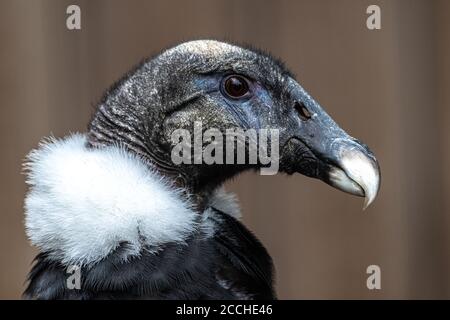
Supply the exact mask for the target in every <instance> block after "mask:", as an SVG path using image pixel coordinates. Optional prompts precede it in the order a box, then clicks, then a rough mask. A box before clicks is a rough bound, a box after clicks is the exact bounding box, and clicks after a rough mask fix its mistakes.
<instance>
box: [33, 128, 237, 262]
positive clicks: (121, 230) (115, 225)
mask: <svg viewBox="0 0 450 320" xmlns="http://www.w3.org/2000/svg"><path fill="white" fill-rule="evenodd" d="M85 143H86V138H85V136H84V135H81V134H74V135H71V136H69V137H67V138H65V139H62V140H57V139H54V138H50V139H46V140H45V141H44V142H42V143H41V144H40V146H39V148H37V149H36V150H33V151H32V152H31V153H30V154H29V156H28V161H27V163H26V164H25V168H26V169H27V174H28V177H27V183H28V185H29V186H30V189H29V192H28V194H27V196H26V198H25V226H26V231H27V235H28V237H29V238H30V240H31V242H32V243H33V244H34V245H36V246H38V247H39V248H40V249H41V250H42V251H44V252H47V253H48V254H49V255H50V257H51V258H53V259H55V260H58V261H61V262H62V263H64V264H90V263H95V262H98V261H100V260H101V259H103V258H105V257H106V256H108V255H109V254H110V253H111V252H112V251H114V250H115V249H116V248H118V247H119V245H120V244H122V243H124V242H126V243H127V244H128V246H127V252H126V256H130V255H139V254H140V253H141V252H142V250H144V249H148V248H151V247H154V248H157V247H158V246H159V245H161V244H164V243H167V242H180V243H183V241H184V240H185V239H186V237H188V236H189V235H190V234H191V233H192V232H194V231H196V230H197V229H198V228H199V227H205V226H206V227H208V228H211V226H210V223H205V218H201V217H202V215H199V214H198V213H197V212H195V211H194V210H193V209H192V206H191V204H190V203H189V202H188V201H187V200H186V197H183V196H182V195H181V190H179V189H175V188H173V187H171V186H170V184H169V182H168V181H167V180H165V179H164V178H162V177H161V176H160V175H158V174H157V173H156V172H155V171H153V170H151V169H150V167H149V165H148V164H146V163H145V162H143V161H142V160H141V159H140V158H139V157H137V156H135V155H133V154H131V153H128V152H126V151H125V150H124V149H122V148H120V147H117V146H115V147H108V148H104V149H87V148H86V147H85ZM209 202H210V204H211V205H212V206H215V207H216V208H218V209H220V210H222V211H225V212H227V213H229V214H231V215H234V216H239V207H238V205H237V203H236V202H235V198H234V196H233V195H230V194H227V193H225V192H224V191H223V190H222V189H220V190H218V191H216V192H215V193H214V195H213V196H212V197H211V199H210V201H209ZM204 216H207V215H204ZM202 224H204V226H202ZM125 258H126V257H125Z"/></svg>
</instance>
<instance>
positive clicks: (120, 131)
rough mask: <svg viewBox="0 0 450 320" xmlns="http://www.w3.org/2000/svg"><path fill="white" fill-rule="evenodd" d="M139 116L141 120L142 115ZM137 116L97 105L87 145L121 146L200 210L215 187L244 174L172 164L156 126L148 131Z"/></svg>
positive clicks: (238, 169)
mask: <svg viewBox="0 0 450 320" xmlns="http://www.w3.org/2000/svg"><path fill="white" fill-rule="evenodd" d="M139 115H140V117H142V114H139ZM140 117H137V116H136V113H135V114H133V113H130V112H123V111H122V112H119V108H117V109H116V108H112V107H109V106H107V105H105V104H102V105H100V106H99V107H98V108H97V112H96V114H95V116H94V118H93V120H92V121H91V123H90V125H89V130H88V134H87V146H88V147H90V148H104V147H106V146H111V145H117V144H120V145H121V146H123V147H125V148H126V149H127V150H128V151H129V152H132V153H134V154H136V155H138V156H139V157H141V158H142V159H144V160H145V161H146V162H147V163H149V165H151V166H152V169H153V170H156V171H157V172H158V174H160V175H161V176H163V177H165V178H167V179H168V180H170V181H172V182H173V185H174V186H176V187H179V188H181V189H183V190H185V193H186V197H189V198H190V199H191V200H193V201H194V202H195V205H196V207H197V208H198V209H199V210H200V211H202V210H203V209H204V206H205V204H206V200H207V199H208V197H209V196H210V195H211V193H212V192H213V191H214V190H215V189H216V188H218V187H219V186H221V185H222V184H223V183H224V182H225V181H226V180H227V179H229V178H232V177H233V176H235V175H236V174H237V173H239V172H241V171H243V169H244V168H241V167H238V166H223V165H221V166H219V165H212V166H211V165H206V164H193V165H182V166H176V165H174V164H173V162H172V161H171V159H170V150H163V149H164V148H163V147H161V145H160V144H158V143H155V142H154V141H155V140H158V139H162V137H161V136H160V135H159V134H158V130H156V129H157V126H158V125H155V126H152V130H148V129H146V126H145V125H144V124H143V123H142V122H141V121H139V118H140ZM130 123H131V124H132V126H131V125H129V124H130ZM155 123H162V121H159V122H157V121H155Z"/></svg>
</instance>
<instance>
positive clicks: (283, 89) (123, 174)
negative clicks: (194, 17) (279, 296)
mask: <svg viewBox="0 0 450 320" xmlns="http://www.w3.org/2000/svg"><path fill="white" fill-rule="evenodd" d="M196 121H201V122H202V125H203V129H204V130H208V129H209V128H217V129H219V130H220V132H226V130H227V129H242V130H248V129H254V130H256V131H257V132H259V131H260V130H261V129H269V130H270V129H274V128H276V129H278V130H279V148H280V151H279V170H280V171H281V172H284V173H286V174H294V173H301V174H303V175H306V176H309V177H313V178H318V179H321V180H323V181H325V182H326V183H328V184H330V185H332V186H334V187H336V188H338V189H341V190H343V191H346V192H349V193H351V194H355V195H358V196H363V197H365V206H368V205H369V204H370V203H371V202H372V201H373V200H374V199H375V196H376V194H377V192H378V188H379V181H380V173H379V166H378V163H377V161H376V159H375V157H374V155H373V154H372V152H371V151H370V150H369V149H368V147H367V146H366V145H364V144H363V143H361V142H359V141H358V140H356V139H354V138H352V137H350V136H349V135H348V134H347V133H346V132H345V131H344V130H342V129H341V128H340V127H339V126H338V125H337V124H336V123H335V122H334V121H333V120H332V119H331V118H330V117H329V116H328V115H327V113H326V112H325V111H324V110H323V109H322V108H321V107H320V106H319V104H318V103H317V102H316V101H314V100H313V99H312V98H311V97H310V96H309V94H308V93H307V92H306V91H305V90H304V89H303V88H302V87H301V86H300V85H299V83H298V82H297V81H296V80H295V79H294V77H293V75H292V74H291V73H290V72H289V71H288V70H287V69H286V68H285V67H284V66H283V64H282V63H280V62H279V61H277V60H275V59H273V58H271V57H270V56H269V55H267V54H265V53H263V52H260V51H256V50H252V49H246V48H241V47H238V46H236V45H232V44H228V43H223V42H217V41H212V40H199V41H191V42H187V43H182V44H180V45H178V46H176V47H174V48H171V49H168V50H166V51H164V52H162V53H161V54H159V55H158V56H156V57H155V58H153V59H149V60H147V61H145V62H143V63H142V64H141V65H139V66H138V67H137V68H135V69H134V70H132V71H131V72H130V73H128V74H127V75H126V76H124V77H123V78H122V79H121V80H120V81H119V82H118V83H117V84H115V85H114V86H113V87H112V88H111V89H110V90H109V91H108V92H107V93H106V94H105V96H104V98H103V100H102V101H101V103H99V105H98V107H97V111H96V113H95V114H94V116H93V118H92V120H91V122H90V125H89V129H88V131H87V132H86V133H84V134H75V135H70V136H68V137H65V138H63V139H59V140H58V139H54V138H50V139H46V140H44V141H43V142H42V143H41V145H40V146H39V147H38V148H37V149H36V150H34V151H32V152H31V153H30V155H29V157H28V161H27V163H26V168H27V170H28V171H27V172H28V177H27V183H28V184H29V187H30V188H29V192H28V194H27V196H26V199H25V224H26V231H27V235H28V237H29V239H30V240H31V242H32V243H33V244H34V245H35V246H37V247H38V248H39V249H40V253H39V255H38V256H37V257H36V263H35V265H34V266H33V268H32V270H31V272H30V274H29V283H28V288H27V289H26V291H25V297H27V298H34V299H133V298H136V299H138V298H139V299H142V298H144V299H146V298H147V299H273V298H275V297H276V294H275V291H274V288H273V266H272V261H271V258H270V256H269V254H268V253H267V251H266V250H265V249H264V247H263V246H262V245H261V243H260V242H259V241H258V240H257V239H256V238H255V236H254V235H253V234H252V233H251V232H250V231H249V230H247V228H246V227H245V226H244V225H243V224H242V223H241V222H240V221H239V216H240V212H239V207H238V205H237V203H236V201H235V199H234V196H233V195H231V194H228V193H226V192H225V191H224V190H223V189H222V187H221V186H222V184H223V183H224V182H225V181H226V180H227V179H229V178H231V177H233V176H235V175H237V174H238V173H240V172H242V171H243V170H249V169H260V167H261V163H252V164H248V165H229V164H226V162H225V161H224V162H223V164H219V163H214V164H206V163H201V164H184V163H180V164H174V163H173V162H172V161H171V150H172V149H173V147H174V143H173V141H172V140H171V134H172V132H174V130H177V129H187V130H189V131H190V132H192V130H193V127H194V123H195V122H196ZM269 148H270V145H269ZM225 154H226V152H224V156H225ZM74 265H75V266H77V267H80V275H81V285H80V289H79V290H74V289H72V290H71V289H69V288H67V286H66V278H67V275H68V274H67V273H66V270H67V268H69V267H71V266H74Z"/></svg>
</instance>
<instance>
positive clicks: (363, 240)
mask: <svg viewBox="0 0 450 320" xmlns="http://www.w3.org/2000/svg"><path fill="white" fill-rule="evenodd" d="M69 4H78V5H79V6H80V7H81V11H82V30H81V31H69V30H67V29H66V25H65V20H66V17H67V16H66V13H65V10H66V7H67V6H68V5H69ZM370 4H377V5H379V6H380V7H381V25H382V29H381V30H377V31H370V30H368V29H367V28H366V18H367V14H366V8H367V6H368V5H370ZM449 14H450V1H445V0H442V1H429V0H423V1H416V0H405V1H393V0H390V1H378V0H369V1H366V0H344V1H332V0H327V1H324V0H320V1H318V0H314V1H313V0H309V1H288V0H284V1H258V0H253V1H232V0H223V1H209V0H202V1H181V0H180V1H173V0H171V1H167V0H164V1H163V0H159V1H138V0H133V1H128V0H127V1H79V0H72V1H40V0H39V1H38V0H36V1H35V0H29V1H23V0H11V1H9V0H7V1H4V0H2V1H0V98H1V100H0V143H1V157H0V174H1V184H0V187H1V189H0V197H1V198H0V199H1V201H0V205H1V207H0V209H1V211H0V298H19V297H20V295H21V292H22V291H23V283H24V280H25V276H26V274H27V272H28V271H29V269H30V263H31V261H32V258H33V256H34V255H35V253H36V250H35V249H34V248H32V247H31V246H30V245H29V243H28V242H27V240H26V237H25V234H24V229H23V211H22V205H23V198H24V193H25V191H26V187H25V183H24V176H23V175H21V173H20V171H21V162H22V159H23V158H24V156H25V155H26V153H27V152H28V151H29V150H30V149H31V148H33V147H35V146H36V144H37V143H38V141H39V140H40V139H41V138H42V137H43V136H47V135H49V134H50V133H51V132H52V133H53V134H55V135H56V136H63V135H65V134H67V133H68V132H70V131H77V130H78V131H83V130H85V127H86V124H87V122H88V120H89V118H90V115H91V112H92V110H93V106H94V105H95V104H96V102H97V101H98V100H99V99H100V97H101V95H102V92H103V91H104V90H105V89H106V88H107V87H108V86H109V85H110V84H111V83H112V82H113V81H114V80H116V79H117V78H118V77H120V76H121V75H122V74H123V73H124V72H125V71H127V70H128V69H129V68H130V67H131V66H132V65H134V64H135V63H137V62H138V61H140V60H141V59H142V58H143V57H145V56H148V55H150V54H154V53H156V52H158V51H159V50H160V49H161V48H165V47H167V46H169V45H173V44H176V43H177V42H179V41H182V40H189V39H193V38H218V39H229V40H233V41H240V42H247V43H251V44H253V45H256V46H258V47H261V48H264V49H267V50H269V51H271V52H272V53H273V54H274V55H276V56H280V57H282V58H283V59H284V60H285V61H286V63H287V65H288V66H289V67H290V68H291V69H292V71H293V72H294V73H296V74H297V77H298V79H299V81H300V83H301V84H302V85H303V86H304V87H305V88H306V89H307V90H309V92H310V93H311V94H312V95H313V96H314V97H315V98H316V100H318V101H319V102H320V103H321V104H322V106H323V107H324V108H325V109H326V110H327V111H328V112H329V113H330V115H331V116H332V117H334V119H335V120H336V121H337V122H338V123H339V124H340V125H341V126H342V127H343V128H344V129H346V130H347V131H348V132H349V133H350V134H351V135H353V136H355V137H358V138H360V139H361V140H363V141H364V142H366V143H367V144H368V145H369V146H370V147H371V149H372V150H373V151H374V152H375V154H376V155H377V157H378V159H379V161H380V164H381V168H382V185H381V191H380V194H379V196H378V199H377V200H376V201H375V203H374V204H373V205H372V206H371V207H370V208H369V209H368V210H366V212H362V210H361V209H362V200H361V199H359V198H356V197H352V196H349V195H346V194H344V193H341V192H339V191H336V190H335V189H332V188H331V187H329V186H327V185H325V184H323V183H321V182H319V181H316V180H311V179H308V178H305V177H303V176H295V177H285V176H275V177H273V176H258V175H255V174H246V175H243V176H241V177H239V178H238V179H237V180H236V181H234V182H233V183H230V184H229V189H232V190H234V191H236V192H237V193H238V195H239V198H240V200H241V203H242V207H243V213H244V221H245V222H246V224H247V225H248V226H249V227H250V228H251V229H252V230H253V231H254V232H255V233H256V234H257V235H258V237H259V238H260V239H261V240H262V242H263V243H264V244H265V245H266V247H267V248H268V250H269V252H270V253H271V255H272V256H273V259H274V261H275V265H276V268H277V291H278V293H279V297H280V298H289V299H298V298H300V299H303V298H363V299H366V298H450V274H449V266H450V256H449V250H450V236H449V231H450V192H449V191H450V166H449V164H450V148H449V146H450V121H449V120H450V90H448V89H449V86H450V72H449V71H450V58H449V57H450V18H449ZM371 264H376V265H379V266H380V267H381V272H382V277H381V286H382V288H381V290H379V291H377V290H374V291H370V290H368V289H367V288H366V278H367V275H366V268H367V266H369V265H371Z"/></svg>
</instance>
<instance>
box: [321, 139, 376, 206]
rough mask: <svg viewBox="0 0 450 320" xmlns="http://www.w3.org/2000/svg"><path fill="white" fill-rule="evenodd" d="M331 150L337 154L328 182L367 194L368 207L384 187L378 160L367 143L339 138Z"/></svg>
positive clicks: (364, 195) (356, 193)
mask: <svg viewBox="0 0 450 320" xmlns="http://www.w3.org/2000/svg"><path fill="white" fill-rule="evenodd" d="M330 149H331V150H330V151H331V152H332V154H333V157H332V161H331V162H329V167H328V170H327V171H328V176H325V177H324V180H325V182H327V183H328V184H330V185H331V186H333V187H335V188H337V189H339V190H342V191H345V192H348V193H350V194H353V195H357V196H361V197H365V201H364V209H366V208H367V207H368V206H369V205H370V204H371V203H372V202H373V201H374V200H375V197H376V196H377V193H378V189H379V187H380V169H379V165H378V162H377V160H376V159H375V157H374V156H373V154H372V152H370V150H369V149H368V148H367V147H366V146H364V145H362V144H360V143H359V142H357V141H355V140H350V139H345V138H344V139H342V138H338V139H336V140H335V141H333V143H332V145H331V148H330Z"/></svg>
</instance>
